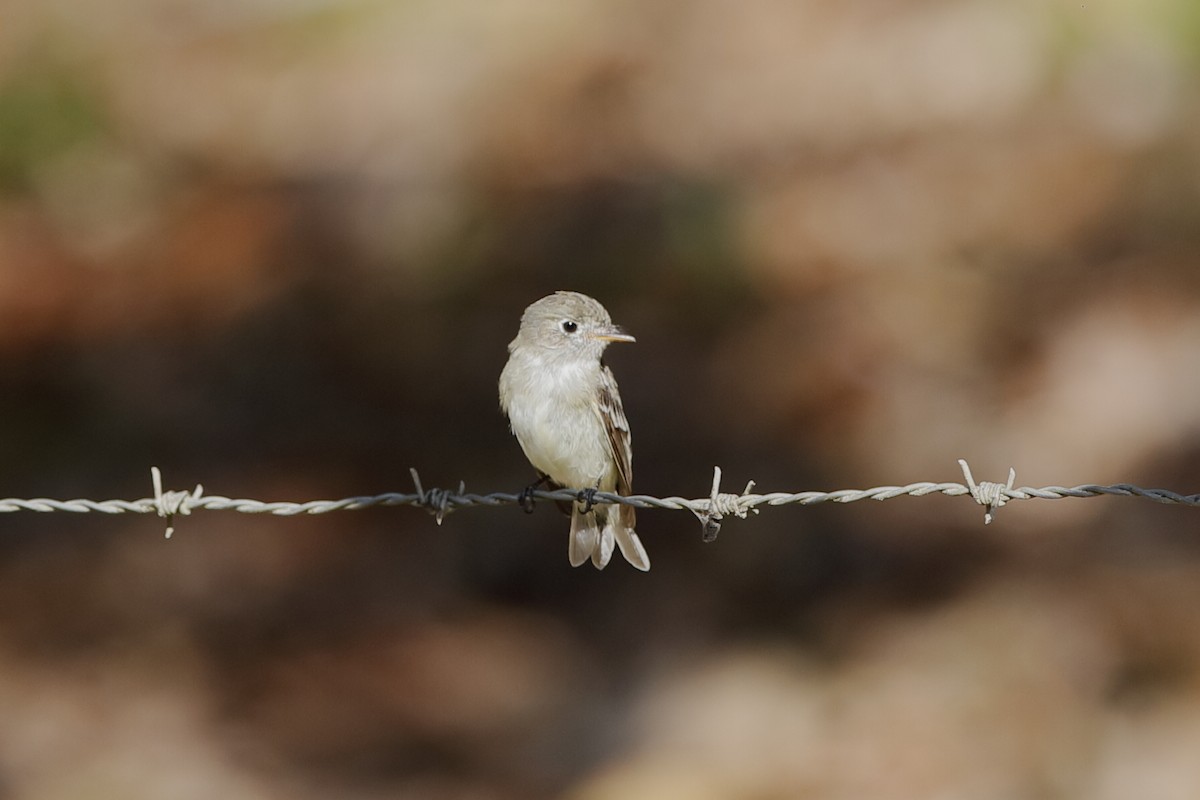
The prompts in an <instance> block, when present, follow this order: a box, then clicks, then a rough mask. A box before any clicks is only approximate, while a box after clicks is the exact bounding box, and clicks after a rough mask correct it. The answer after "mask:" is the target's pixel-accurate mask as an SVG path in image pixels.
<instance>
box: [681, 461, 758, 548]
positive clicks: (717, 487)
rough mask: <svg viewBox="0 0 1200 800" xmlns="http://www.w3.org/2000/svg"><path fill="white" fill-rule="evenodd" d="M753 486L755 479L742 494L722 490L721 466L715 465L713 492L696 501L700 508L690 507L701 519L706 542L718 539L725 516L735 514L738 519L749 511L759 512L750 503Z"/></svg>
mask: <svg viewBox="0 0 1200 800" xmlns="http://www.w3.org/2000/svg"><path fill="white" fill-rule="evenodd" d="M753 488H754V481H750V482H748V483H747V484H746V488H745V489H743V490H742V493H741V494H740V495H739V494H728V493H724V492H722V491H721V468H720V467H713V482H712V492H711V493H709V496H708V499H707V500H702V501H699V502H698V503H696V505H697V506H699V508H689V509H688V510H689V511H691V512H692V513H693V514H695V515H696V519H698V520H700V527H701V528H702V529H703V533H701V537H702V538H703V540H704V541H705V542H715V541H716V540H717V535H718V534H719V533H720V532H721V520H722V519H723V518H724V517H728V516H734V517H737V518H738V519H745V518H746V514H747V513H748V512H751V511H753V512H754V513H755V514H757V513H758V509H757V508H755V507H754V506H753V505H750V503H751V502H752V501H751V499H750V498H751V494H750V491H751V490H752V489H753Z"/></svg>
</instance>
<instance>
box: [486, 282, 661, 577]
mask: <svg viewBox="0 0 1200 800" xmlns="http://www.w3.org/2000/svg"><path fill="white" fill-rule="evenodd" d="M633 341H636V340H635V339H634V337H632V336H630V335H629V334H628V333H626V332H625V331H624V330H622V329H621V328H620V327H618V326H617V325H614V324H613V322H612V318H611V317H610V316H609V314H608V311H606V310H605V308H604V306H603V305H601V304H600V302H599V301H597V300H595V299H593V298H591V297H589V296H587V295H585V294H581V293H579V292H570V291H558V292H555V293H554V294H551V295H547V296H546V297H543V298H541V299H540V300H537V301H535V302H534V303H532V304H531V305H530V306H529V307H528V308H526V309H525V312H524V313H523V314H522V315H521V324H520V328H519V329H518V331H517V336H516V338H515V339H513V340H512V342H510V343H509V345H508V352H509V357H508V362H507V363H506V364H505V365H504V369H503V371H502V372H501V373H500V387H499V388H500V407H501V409H502V410H503V411H504V413H505V414H506V415H507V417H508V421H509V426H510V428H511V429H512V433H513V435H514V436H516V438H517V442H518V443H519V444H520V445H521V450H522V451H524V453H525V457H526V458H527V459H528V460H529V463H530V464H532V465H533V468H534V469H535V470H537V472H538V475H539V480H538V481H537V482H536V483H534V484H533V485H532V486H530V487H529V489H527V490H526V493H525V494H526V495H528V492H529V491H532V489H534V488H536V487H537V486H539V485H541V484H542V483H548V484H550V485H551V486H552V487H553V488H570V489H579V490H580V497H579V498H578V499H576V500H575V501H574V502H573V503H572V504H571V538H570V543H569V547H568V556H569V559H570V562H571V566H573V567H578V566H580V565H581V564H583V563H584V562H586V561H587V560H588V559H589V558H590V559H591V562H592V564H593V565H594V566H595V567H596V569H604V567H605V566H606V565H607V564H608V561H609V559H610V558H611V557H612V554H613V550H614V545H615V546H616V547H617V548H620V550H621V554H622V555H624V557H625V560H626V561H628V562H629V563H630V564H632V565H633V566H634V567H636V568H637V569H640V570H642V571H647V570H649V569H650V557H649V556H648V555H647V554H646V548H645V547H644V546H643V545H642V541H641V539H639V538H638V535H637V533H636V532H634V521H635V512H634V508H633V506H629V505H624V504H595V505H593V503H592V502H591V499H592V495H594V493H595V492H597V491H600V492H616V493H617V494H622V495H626V494H629V493H630V492H631V491H632V483H633V447H632V444H631V440H630V433H629V422H628V420H627V419H626V418H625V409H624V408H623V407H622V405H621V394H620V392H619V391H618V390H617V381H616V378H614V377H613V374H612V370H610V369H609V368H608V366H607V365H605V364H604V362H603V361H602V360H601V356H602V355H603V354H604V350H605V348H607V347H608V345H609V344H611V343H614V342H633Z"/></svg>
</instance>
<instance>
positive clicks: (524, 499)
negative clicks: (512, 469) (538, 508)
mask: <svg viewBox="0 0 1200 800" xmlns="http://www.w3.org/2000/svg"><path fill="white" fill-rule="evenodd" d="M548 480H550V476H549V475H544V474H542V473H540V472H539V473H538V479H537V480H536V481H534V482H533V483H531V484H529V485H528V486H526V487H525V488H524V489H522V490H521V492H520V494H518V495H517V505H519V506H520V507H521V509H522V510H523V511H524V512H525V513H526V514H532V513H533V493H534V492H536V491H537V490H538V489H540V488H541V487H542V485H543V484H545V483H546V481H548Z"/></svg>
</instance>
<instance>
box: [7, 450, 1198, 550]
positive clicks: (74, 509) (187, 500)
mask: <svg viewBox="0 0 1200 800" xmlns="http://www.w3.org/2000/svg"><path fill="white" fill-rule="evenodd" d="M959 464H960V466H961V467H962V470H963V475H964V477H965V479H966V484H962V483H954V482H947V483H934V482H931V481H919V482H917V483H910V484H907V485H904V486H876V487H874V488H870V489H838V490H835V491H829V492H822V491H802V492H768V493H753V492H752V491H751V490H752V489H753V487H754V482H753V481H751V482H750V483H748V484H747V485H746V489H745V490H744V491H743V492H742V493H741V494H730V493H724V492H721V491H720V482H721V470H720V468H719V467H717V468H714V470H713V484H712V491H711V493H710V494H709V496H708V497H701V498H694V499H689V498H685V497H678V496H670V497H654V496H651V495H644V494H635V495H625V496H622V495H617V494H613V493H611V492H595V493H592V494H591V496H590V498H589V500H590V501H591V502H594V503H615V504H622V505H630V506H634V507H636V508H654V509H667V510H687V511H691V512H692V513H693V514H695V515H696V517H697V518H698V519H699V520H700V522H701V524H702V525H703V527H704V537H705V539H706V540H709V541H711V540H712V539H714V538H716V534H717V532H718V531H719V530H720V520H721V519H723V518H725V517H729V516H736V517H742V518H744V517H746V516H747V515H748V514H749V513H755V514H757V513H758V512H759V509H760V508H761V507H762V506H785V505H793V504H796V505H803V506H808V505H815V504H817V503H854V502H858V501H860V500H878V501H883V500H891V499H894V498H897V497H904V496H910V497H923V496H925V495H931V494H941V495H946V496H950V497H954V496H960V495H970V496H972V497H973V498H974V500H975V501H976V502H977V503H979V504H980V505H983V506H984V508H985V512H986V513H985V517H984V520H985V522H991V520H992V517H993V515H994V514H995V512H996V510H997V509H999V508H1000V507H1001V506H1003V505H1004V504H1005V503H1006V502H1008V501H1009V500H1033V499H1039V500H1061V499H1064V498H1068V497H1071V498H1087V497H1104V496H1108V497H1142V498H1145V499H1148V500H1153V501H1155V502H1157V503H1168V504H1177V505H1184V506H1190V507H1193V508H1195V507H1197V506H1200V493H1197V494H1180V493H1178V492H1173V491H1170V490H1168V489H1144V488H1141V487H1139V486H1134V485H1132V484H1128V483H1119V484H1114V485H1111V486H1101V485H1097V484H1083V485H1081V486H1074V487H1064V486H1044V487H1041V488H1035V487H1031V486H1021V487H1016V488H1014V487H1013V486H1012V483H1013V480H1014V478H1015V472H1014V471H1011V470H1010V472H1009V481H1008V483H1007V484H999V483H991V482H987V481H984V482H981V483H978V484H976V482H975V480H974V478H973V477H972V476H971V472H970V468H969V467H968V466H967V464H966V462H965V461H962V460H960V461H959ZM411 472H412V478H413V483H414V485H415V487H416V491H415V492H408V493H405V492H386V493H384V494H377V495H369V496H368V495H364V496H359V497H346V498H342V499H340V500H308V501H303V502H291V501H263V500H253V499H249V498H230V497H223V496H220V495H206V494H203V488H202V487H201V486H197V487H196V488H195V489H194V490H193V491H191V492H182V491H163V489H162V481H161V475H160V473H159V471H158V469H157V468H152V470H151V473H152V477H153V480H154V490H155V496H154V497H145V498H141V499H139V500H88V499H83V498H78V499H74V500H55V499H52V498H48V497H37V498H32V499H20V498H13V497H8V498H2V499H0V512H16V511H34V512H38V513H50V512H57V511H62V512H70V513H75V514H83V513H90V512H96V513H101V514H125V513H129V514H158V515H159V516H160V517H163V518H165V519H166V520H167V536H168V537H169V536H170V535H171V532H172V530H173V520H174V517H175V516H176V515H186V514H190V513H191V512H193V511H237V512H239V513H242V514H272V515H275V516H284V517H290V516H299V515H302V514H328V513H331V512H334V511H357V510H361V509H366V508H374V507H385V508H386V507H392V506H416V507H421V508H425V509H426V510H427V511H429V512H430V513H432V514H434V515H435V516H436V517H437V521H438V523H439V524H441V522H442V520H443V519H444V518H445V516H446V515H447V514H449V513H450V512H452V511H456V510H458V509H463V508H473V507H497V506H506V505H520V504H521V503H522V502H523V499H524V498H523V495H522V493H518V492H492V493H490V494H477V493H473V492H467V491H466V488H465V486H464V485H463V484H461V483H460V484H459V486H458V490H457V491H454V490H449V489H440V488H433V489H425V488H424V487H423V486H422V485H421V479H420V476H419V475H418V474H417V471H416V470H412V471H411ZM528 496H531V497H533V498H535V499H537V500H551V501H573V500H577V499H581V493H580V492H577V491H575V490H572V489H556V490H553V491H545V490H538V491H534V492H531V493H529V494H528Z"/></svg>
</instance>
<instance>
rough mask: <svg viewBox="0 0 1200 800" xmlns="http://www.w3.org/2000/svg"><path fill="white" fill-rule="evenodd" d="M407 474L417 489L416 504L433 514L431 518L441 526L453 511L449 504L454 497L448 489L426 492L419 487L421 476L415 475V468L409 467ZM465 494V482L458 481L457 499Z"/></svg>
mask: <svg viewBox="0 0 1200 800" xmlns="http://www.w3.org/2000/svg"><path fill="white" fill-rule="evenodd" d="M408 472H409V474H410V475H412V479H413V485H414V486H415V487H416V488H417V504H418V505H422V506H424V507H425V509H426V510H427V511H428V512H429V513H430V514H433V518H434V520H435V521H436V522H437V524H438V525H441V524H442V520H444V519H445V518H446V515H447V514H449V513H450V512H451V511H453V510H454V509H453V508H452V507H451V502H452V499H455V495H454V494H453V493H452V492H451V491H450V490H449V489H436V488H435V489H430V490H429V491H428V492H427V491H425V489H424V488H423V487H422V486H421V476H420V475H418V474H417V468H416V467H409V468H408ZM466 493H467V483H466V481H459V482H458V495H457V497H462V496H463V495H464V494H466Z"/></svg>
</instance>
